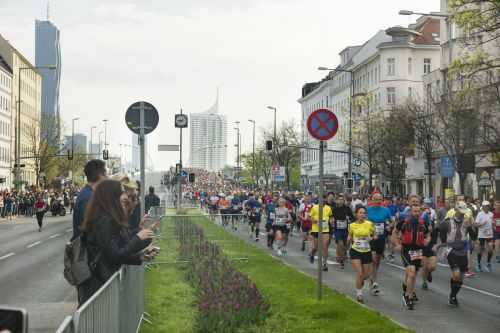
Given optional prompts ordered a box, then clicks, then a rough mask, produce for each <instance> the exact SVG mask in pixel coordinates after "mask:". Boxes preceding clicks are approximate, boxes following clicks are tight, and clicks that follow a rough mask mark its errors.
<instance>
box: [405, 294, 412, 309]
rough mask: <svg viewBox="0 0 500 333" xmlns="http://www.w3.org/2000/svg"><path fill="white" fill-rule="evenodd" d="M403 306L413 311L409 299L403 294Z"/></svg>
mask: <svg viewBox="0 0 500 333" xmlns="http://www.w3.org/2000/svg"><path fill="white" fill-rule="evenodd" d="M403 306H405V307H407V308H408V310H413V302H412V301H411V299H410V298H409V297H408V296H406V295H404V294H403ZM410 307H411V309H410Z"/></svg>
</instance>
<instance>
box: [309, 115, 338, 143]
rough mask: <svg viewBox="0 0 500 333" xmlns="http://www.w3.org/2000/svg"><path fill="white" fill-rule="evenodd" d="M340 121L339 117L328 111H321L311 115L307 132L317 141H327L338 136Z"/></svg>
mask: <svg viewBox="0 0 500 333" xmlns="http://www.w3.org/2000/svg"><path fill="white" fill-rule="evenodd" d="M338 129H339V120H338V119H337V116H336V115H335V114H334V113H333V112H332V111H330V110H328V109H319V110H316V111H314V112H313V113H311V115H310V116H309V118H307V130H308V131H309V134H311V136H312V137H313V138H315V139H317V140H320V141H327V140H330V139H331V138H333V137H334V136H335V134H337V130H338Z"/></svg>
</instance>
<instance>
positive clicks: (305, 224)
mask: <svg viewBox="0 0 500 333" xmlns="http://www.w3.org/2000/svg"><path fill="white" fill-rule="evenodd" d="M312 207H313V202H312V199H311V194H309V193H308V194H306V195H305V196H304V200H303V202H302V204H301V205H300V207H299V213H298V215H299V219H300V228H301V229H302V237H303V238H302V251H305V249H306V242H309V244H311V243H310V242H311V239H310V232H311V227H312V221H311V218H310V217H309V211H310V210H311V208H312Z"/></svg>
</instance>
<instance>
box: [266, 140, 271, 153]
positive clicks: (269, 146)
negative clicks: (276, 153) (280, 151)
mask: <svg viewBox="0 0 500 333" xmlns="http://www.w3.org/2000/svg"><path fill="white" fill-rule="evenodd" d="M266 150H267V151H271V150H273V141H272V140H266Z"/></svg>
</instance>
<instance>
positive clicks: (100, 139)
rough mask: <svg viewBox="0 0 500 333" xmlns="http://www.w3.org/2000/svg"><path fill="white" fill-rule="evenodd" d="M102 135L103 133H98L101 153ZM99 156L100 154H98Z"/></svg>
mask: <svg viewBox="0 0 500 333" xmlns="http://www.w3.org/2000/svg"><path fill="white" fill-rule="evenodd" d="M103 134H104V132H103V131H100V132H99V151H101V147H102V138H101V136H102V135H103ZM99 154H100V153H99Z"/></svg>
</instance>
